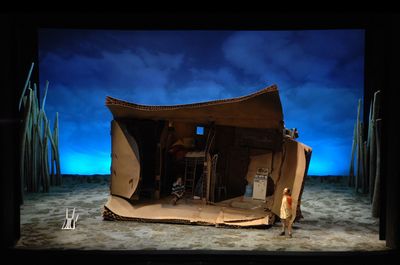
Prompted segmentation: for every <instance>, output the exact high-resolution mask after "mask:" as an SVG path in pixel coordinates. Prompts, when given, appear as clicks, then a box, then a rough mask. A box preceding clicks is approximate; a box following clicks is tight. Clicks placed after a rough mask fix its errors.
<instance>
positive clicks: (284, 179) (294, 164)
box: [272, 139, 309, 221]
mask: <svg viewBox="0 0 400 265" xmlns="http://www.w3.org/2000/svg"><path fill="white" fill-rule="evenodd" d="M307 148H309V147H307V146H305V145H303V144H301V143H299V142H297V141H294V140H291V139H286V141H285V143H284V152H286V153H285V158H284V161H283V167H282V175H281V177H280V178H279V180H278V182H277V183H276V190H275V198H274V204H273V206H272V212H273V213H274V214H276V215H278V216H279V213H280V208H281V202H282V193H283V189H284V188H285V187H289V188H290V189H291V191H292V209H293V215H292V221H293V220H294V218H295V217H296V209H297V204H298V203H299V196H300V191H301V187H302V184H303V181H304V174H305V169H306V156H305V150H306V149H307Z"/></svg>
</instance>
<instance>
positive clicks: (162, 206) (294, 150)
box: [103, 85, 312, 227]
mask: <svg viewBox="0 0 400 265" xmlns="http://www.w3.org/2000/svg"><path fill="white" fill-rule="evenodd" d="M106 106H107V107H108V108H109V110H110V111H111V113H112V114H113V117H114V119H113V121H112V122H111V138H112V154H111V156H112V165H111V186H110V197H109V200H108V202H107V203H106V205H105V206H104V211H103V217H104V219H106V220H139V221H148V222H173V223H190V224H202V225H218V226H236V227H241V226H259V225H271V224H273V222H274V221H275V217H276V216H279V211H280V204H281V199H282V191H283V188H284V187H289V188H291V190H292V198H293V205H292V208H293V211H294V212H293V219H295V218H298V217H299V216H300V215H301V211H300V202H301V195H302V190H303V186H304V177H305V176H306V175H307V170H308V165H309V163H310V159H311V151H312V150H311V148H310V147H308V146H306V145H304V144H302V143H300V142H298V141H296V140H295V138H296V136H295V133H294V132H293V131H290V130H287V129H285V127H284V122H283V113H282V105H281V101H280V97H279V91H278V88H277V86H276V85H272V86H269V87H267V88H264V89H262V90H260V91H258V92H256V93H253V94H250V95H247V96H243V97H237V98H232V99H225V100H215V101H209V102H204V103H195V104H185V105H174V106H145V105H138V104H134V103H129V102H126V101H122V100H119V99H115V98H112V97H107V98H106ZM177 178H181V179H182V180H183V184H184V186H185V195H184V197H183V198H182V199H181V200H180V201H178V203H177V205H173V204H171V203H170V199H171V187H172V184H173V183H174V181H175V180H176V179H177Z"/></svg>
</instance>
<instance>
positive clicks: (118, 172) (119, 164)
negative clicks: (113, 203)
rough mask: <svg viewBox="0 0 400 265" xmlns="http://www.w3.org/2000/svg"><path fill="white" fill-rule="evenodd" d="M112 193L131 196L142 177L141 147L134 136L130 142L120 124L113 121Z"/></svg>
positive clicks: (125, 196)
mask: <svg viewBox="0 0 400 265" xmlns="http://www.w3.org/2000/svg"><path fill="white" fill-rule="evenodd" d="M111 126H112V146H111V148H112V162H111V194H113V195H118V196H122V197H124V198H128V199H129V198H130V197H131V196H132V195H133V193H134V192H135V190H136V188H137V186H138V183H139V179H140V158H139V151H138V150H139V148H138V146H137V144H136V141H135V140H134V139H133V137H132V138H131V139H130V142H131V144H132V146H131V144H129V142H128V140H127V138H126V136H125V134H124V132H123V130H122V128H121V126H120V124H119V123H118V122H116V121H115V120H113V121H112V125H111Z"/></svg>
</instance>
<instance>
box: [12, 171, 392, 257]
mask: <svg viewBox="0 0 400 265" xmlns="http://www.w3.org/2000/svg"><path fill="white" fill-rule="evenodd" d="M108 185H109V184H108V179H107V178H104V177H74V180H71V178H67V179H66V180H65V181H64V185H63V186H61V187H55V188H52V191H51V192H50V193H48V194H27V195H25V202H24V205H23V206H22V207H21V239H20V240H19V241H18V243H17V246H16V248H19V249H78V250H89V249H90V250H93V249H96V250H177V249H185V250H245V251H248V250H262V251H376V250H386V249H387V248H386V247H385V241H380V240H379V239H378V226H379V224H378V219H376V218H372V217H371V205H370V204H369V203H368V197H366V196H360V195H358V196H356V195H354V192H353V190H352V189H350V188H348V187H347V186H346V185H345V184H341V183H328V181H326V180H325V181H324V182H321V181H320V179H319V178H307V180H306V183H305V187H304V194H303V198H302V211H303V215H304V219H302V220H301V221H300V222H297V223H295V224H294V230H293V238H288V237H281V236H278V234H279V232H280V223H277V224H275V225H274V226H272V227H271V228H269V229H254V228H253V229H249V228H247V229H237V228H216V227H212V226H195V225H178V224H157V223H138V222H115V221H103V218H102V216H101V213H102V207H103V205H104V204H105V203H106V201H107V199H108V195H109V186H108ZM67 207H68V208H70V209H72V208H74V207H75V208H76V213H79V220H78V223H77V227H76V229H75V230H61V226H62V223H63V221H64V218H65V209H66V208H67Z"/></svg>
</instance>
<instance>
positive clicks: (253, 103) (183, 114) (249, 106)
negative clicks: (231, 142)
mask: <svg viewBox="0 0 400 265" xmlns="http://www.w3.org/2000/svg"><path fill="white" fill-rule="evenodd" d="M106 106H107V107H108V108H109V109H110V111H111V113H112V114H113V116H114V118H115V119H118V118H135V119H151V120H170V121H182V122H192V123H203V124H207V123H212V122H213V123H215V124H216V125H224V126H237V127H247V128H272V129H282V128H283V113H282V105H281V101H280V97H279V91H278V87H277V86H276V85H272V86H269V87H266V88H264V89H261V90H260V91H257V92H255V93H252V94H250V95H247V96H243V97H237V98H231V99H223V100H214V101H208V102H202V103H193V104H184V105H172V106H149V105H139V104H135V103H130V102H126V101H123V100H119V99H116V98H112V97H109V96H107V98H106Z"/></svg>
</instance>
